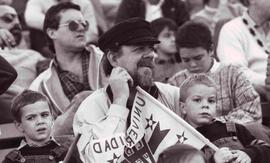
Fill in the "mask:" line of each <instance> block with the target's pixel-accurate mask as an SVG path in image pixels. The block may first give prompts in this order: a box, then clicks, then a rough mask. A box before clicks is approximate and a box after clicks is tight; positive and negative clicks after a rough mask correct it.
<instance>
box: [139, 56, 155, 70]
mask: <svg viewBox="0 0 270 163" xmlns="http://www.w3.org/2000/svg"><path fill="white" fill-rule="evenodd" d="M137 67H150V68H154V63H153V58H151V57H148V58H142V59H141V60H140V61H139V62H138V64H137Z"/></svg>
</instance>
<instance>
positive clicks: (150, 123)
mask: <svg viewBox="0 0 270 163" xmlns="http://www.w3.org/2000/svg"><path fill="white" fill-rule="evenodd" d="M146 121H147V125H146V127H145V129H148V128H151V130H153V126H154V125H155V124H156V123H157V122H156V121H154V120H153V114H151V116H150V118H146Z"/></svg>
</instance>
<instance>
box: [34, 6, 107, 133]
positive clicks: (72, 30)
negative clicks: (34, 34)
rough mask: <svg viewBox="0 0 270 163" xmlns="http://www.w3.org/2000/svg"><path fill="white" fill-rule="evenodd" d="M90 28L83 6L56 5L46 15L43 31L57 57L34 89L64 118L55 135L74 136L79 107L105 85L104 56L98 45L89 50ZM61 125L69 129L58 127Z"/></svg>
mask: <svg viewBox="0 0 270 163" xmlns="http://www.w3.org/2000/svg"><path fill="white" fill-rule="evenodd" d="M88 27H89V23H88V22H87V21H86V20H85V18H84V16H83V15H82V13H81V11H80V7H79V6H78V5H76V4H73V3H71V2H66V3H59V4H57V5H55V6H52V7H51V8H50V9H49V10H48V11H47V13H46V16H45V20H44V28H43V30H44V33H45V34H46V37H47V39H48V44H49V47H50V49H51V50H52V51H53V52H54V53H55V57H54V59H53V60H52V62H51V64H50V67H49V69H47V70H46V71H45V72H43V73H42V74H40V76H39V77H38V78H37V79H36V80H35V81H34V82H33V83H32V85H31V86H30V88H31V89H33V90H36V91H39V92H42V93H44V94H45V95H47V96H48V98H49V99H50V100H51V101H52V103H53V105H54V109H53V113H54V115H56V116H59V115H61V114H62V116H61V117H64V118H57V119H56V122H55V126H54V131H55V134H61V135H62V134H71V133H72V120H73V114H74V112H75V111H76V109H77V107H78V106H79V104H80V103H81V102H82V101H83V100H84V98H85V97H87V96H88V95H89V94H91V93H92V92H93V91H94V90H96V89H98V88H100V87H101V86H103V85H104V80H105V79H104V77H103V75H102V72H103V71H101V69H100V66H99V65H100V62H101V57H102V53H101V51H99V50H98V49H97V48H96V47H95V46H94V45H89V46H87V48H86V45H87V40H88V39H87V35H86V32H87V30H88ZM63 121H64V122H63ZM58 122H59V124H65V126H58Z"/></svg>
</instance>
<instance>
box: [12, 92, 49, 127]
mask: <svg viewBox="0 0 270 163" xmlns="http://www.w3.org/2000/svg"><path fill="white" fill-rule="evenodd" d="M38 101H45V102H47V103H48V105H49V108H50V112H52V107H51V104H50V102H49V100H48V98H47V97H46V96H44V95H42V94H41V93H39V92H36V91H32V90H24V91H23V92H22V93H20V94H19V95H18V96H16V97H15V98H14V99H13V101H12V104H11V114H12V116H13V117H14V119H15V121H17V122H21V108H23V107H25V106H26V105H30V104H34V103H36V102H38Z"/></svg>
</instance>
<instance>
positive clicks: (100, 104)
mask: <svg viewBox="0 0 270 163" xmlns="http://www.w3.org/2000/svg"><path fill="white" fill-rule="evenodd" d="M157 43H159V41H158V40H157V39H156V37H155V36H154V33H153V30H152V29H151V26H150V23H149V22H147V21H145V20H143V19H141V18H132V19H127V20H125V21H123V22H121V23H119V24H117V25H115V26H114V27H113V28H111V29H110V30H109V31H107V32H106V33H105V34H104V35H102V36H101V37H100V39H99V41H98V44H99V47H100V49H101V50H102V51H104V53H105V55H106V57H104V58H103V59H104V60H103V68H104V71H105V74H106V75H107V76H108V75H110V78H109V84H108V85H107V86H106V87H104V88H102V89H99V90H97V91H95V92H94V93H93V94H91V95H90V96H88V97H87V98H86V99H85V100H84V102H83V103H82V104H81V105H80V107H79V108H78V111H77V112H76V114H75V117H74V122H73V130H74V133H75V134H78V133H82V136H81V138H80V140H79V142H78V149H79V152H80V154H81V159H82V160H83V162H99V161H100V160H96V158H95V157H94V155H93V152H94V151H93V149H91V146H90V143H91V142H92V141H94V140H96V139H102V138H106V137H110V136H113V135H114V134H119V133H125V131H126V128H127V127H128V124H129V118H128V117H129V116H130V110H131V108H132V105H133V101H134V98H135V95H136V92H137V90H136V86H140V87H141V88H143V89H144V90H145V91H147V92H148V93H149V94H151V95H152V96H153V97H154V98H156V99H157V100H159V101H160V102H162V103H163V104H164V105H165V106H167V107H168V108H170V109H171V110H173V111H174V112H177V111H179V110H178V98H179V92H178V91H179V90H178V88H177V87H174V86H170V85H166V84H163V83H159V82H153V75H154V74H153V67H154V66H153V64H154V63H153V59H154V56H155V55H156V54H155V52H154V45H155V44H157ZM86 151H87V152H86Z"/></svg>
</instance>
